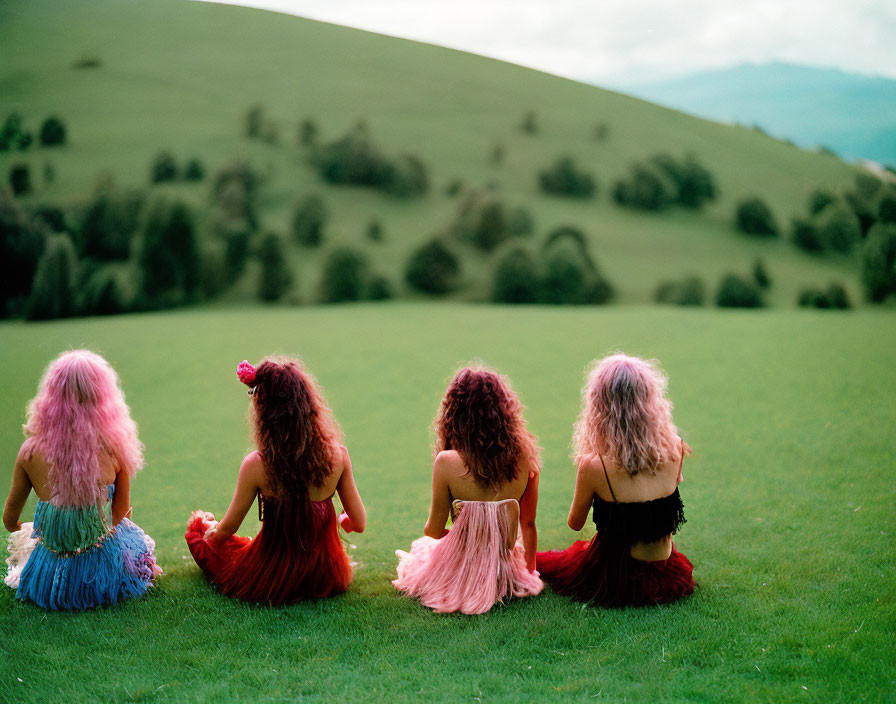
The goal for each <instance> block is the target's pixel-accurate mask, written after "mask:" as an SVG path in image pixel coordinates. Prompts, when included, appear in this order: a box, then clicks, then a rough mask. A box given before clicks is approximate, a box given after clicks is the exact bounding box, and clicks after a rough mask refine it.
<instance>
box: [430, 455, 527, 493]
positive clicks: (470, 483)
mask: <svg viewBox="0 0 896 704" xmlns="http://www.w3.org/2000/svg"><path fill="white" fill-rule="evenodd" d="M439 457H440V458H441V459H442V461H441V463H440V471H441V472H442V474H443V477H444V479H445V481H446V482H447V484H448V490H449V492H450V495H451V499H452V500H454V499H460V500H462V501H502V500H504V499H516V500H517V501H519V500H520V499H521V498H522V496H523V493H524V492H525V491H526V486H527V485H528V483H529V470H528V468H524V467H522V466H520V467H517V473H516V477H515V478H514V479H513V480H512V481H509V482H504V483H503V484H501V485H499V486H498V487H491V486H488V485H486V484H483V483H481V482H480V481H478V480H477V479H476V477H475V475H474V474H473V473H472V472H470V471H469V469H468V468H467V466H466V465H465V464H464V461H463V459H462V458H461V456H460V454H458V453H457V452H456V451H454V450H446V451H444V452H440V453H439Z"/></svg>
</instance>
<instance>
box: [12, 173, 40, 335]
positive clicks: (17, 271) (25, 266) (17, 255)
mask: <svg viewBox="0 0 896 704" xmlns="http://www.w3.org/2000/svg"><path fill="white" fill-rule="evenodd" d="M46 230H47V228H46V227H45V225H44V224H43V221H41V220H39V219H34V218H30V217H29V216H28V213H27V212H26V211H25V210H24V209H23V208H22V206H21V205H19V203H18V202H17V201H16V200H15V199H14V198H13V197H12V195H11V194H10V192H9V190H8V189H6V188H4V187H2V186H0V318H5V317H8V316H11V315H21V314H22V313H24V312H25V306H26V302H27V300H28V294H29V293H30V291H31V283H32V281H33V280H34V272H35V271H36V269H37V262H38V260H39V259H40V257H41V255H42V254H43V252H44V248H45V246H46V242H47V238H48V233H47V231H46Z"/></svg>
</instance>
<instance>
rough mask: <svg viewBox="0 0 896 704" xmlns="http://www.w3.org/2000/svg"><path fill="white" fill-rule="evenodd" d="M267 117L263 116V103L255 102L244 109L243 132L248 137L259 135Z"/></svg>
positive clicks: (253, 137)
mask: <svg viewBox="0 0 896 704" xmlns="http://www.w3.org/2000/svg"><path fill="white" fill-rule="evenodd" d="M266 121H267V117H266V116H265V109H264V105H262V104H261V103H255V104H254V105H251V106H250V107H249V109H248V110H247V111H246V116H245V134H246V136H247V137H248V138H249V139H256V138H258V137H261V133H262V131H263V130H264V125H265V122H266Z"/></svg>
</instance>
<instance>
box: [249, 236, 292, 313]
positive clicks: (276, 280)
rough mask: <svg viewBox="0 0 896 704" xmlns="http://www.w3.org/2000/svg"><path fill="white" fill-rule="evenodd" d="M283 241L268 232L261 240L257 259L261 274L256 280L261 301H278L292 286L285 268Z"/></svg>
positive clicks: (288, 272)
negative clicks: (259, 263)
mask: <svg viewBox="0 0 896 704" xmlns="http://www.w3.org/2000/svg"><path fill="white" fill-rule="evenodd" d="M284 250H285V247H284V246H283V239H282V238H281V237H280V236H279V235H278V234H276V233H274V232H269V233H268V234H266V235H265V236H264V237H262V239H261V244H260V246H259V248H258V258H259V260H260V262H261V273H260V275H259V278H258V297H259V298H260V299H261V300H262V301H267V302H269V303H270V302H273V301H279V300H280V299H281V298H282V297H283V294H284V293H286V291H287V290H288V289H289V287H290V286H292V284H293V276H292V273H291V272H290V271H289V269H288V268H287V267H286V261H285V258H284V257H285V251H284Z"/></svg>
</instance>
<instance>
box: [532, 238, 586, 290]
mask: <svg viewBox="0 0 896 704" xmlns="http://www.w3.org/2000/svg"><path fill="white" fill-rule="evenodd" d="M543 272H544V273H543V274H542V277H541V300H542V301H543V302H544V303H552V304H581V303H587V302H588V271H587V266H586V264H585V262H584V261H583V260H582V257H581V253H580V252H579V250H578V249H577V248H576V247H574V246H573V245H572V244H570V243H563V244H560V245H558V246H556V247H553V248H552V249H551V250H550V252H549V253H548V255H547V257H546V258H545V260H544V264H543Z"/></svg>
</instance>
